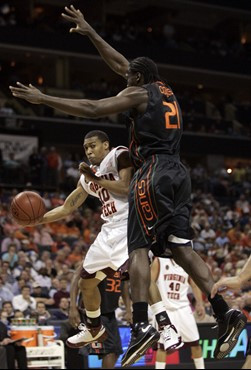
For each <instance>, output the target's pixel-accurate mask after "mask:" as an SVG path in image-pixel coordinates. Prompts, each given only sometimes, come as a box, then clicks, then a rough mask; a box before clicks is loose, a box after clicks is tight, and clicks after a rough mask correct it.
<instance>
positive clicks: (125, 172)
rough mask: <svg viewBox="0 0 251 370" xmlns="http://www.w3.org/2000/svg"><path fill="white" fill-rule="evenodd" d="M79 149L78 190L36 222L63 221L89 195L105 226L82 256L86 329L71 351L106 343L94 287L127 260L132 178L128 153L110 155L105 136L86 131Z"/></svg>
mask: <svg viewBox="0 0 251 370" xmlns="http://www.w3.org/2000/svg"><path fill="white" fill-rule="evenodd" d="M83 146H84V150H85V154H86V156H87V158H88V160H89V161H90V163H91V166H88V165H87V164H85V163H81V164H80V172H81V173H82V175H81V177H80V180H79V182H78V185H77V188H76V189H75V190H74V191H73V192H72V193H71V194H70V195H69V196H68V197H67V199H66V200H65V202H64V204H63V205H62V206H60V207H57V208H54V209H52V210H51V211H49V212H47V213H46V214H45V215H44V216H43V218H42V220H40V222H39V223H40V224H41V223H49V222H54V221H58V220H60V219H62V218H65V217H67V216H68V215H70V214H71V213H72V212H74V211H75V210H76V209H77V208H78V207H80V206H81V205H82V204H83V203H84V201H85V200H86V198H87V196H88V195H92V196H94V197H97V198H99V200H100V202H101V204H102V215H101V217H102V219H103V220H104V224H103V225H102V228H101V231H100V233H99V234H98V236H97V238H96V239H95V241H94V243H93V244H92V245H91V246H90V248H89V250H88V252H87V254H86V257H85V259H84V262H83V269H82V271H81V278H82V279H80V280H79V288H80V289H81V292H82V297H83V303H84V307H85V308H86V315H87V324H86V325H84V324H81V331H80V333H79V334H77V335H75V336H73V337H70V338H68V340H67V344H68V345H69V346H70V347H74V348H75V347H82V346H84V345H86V344H88V343H91V342H94V341H97V340H98V341H103V340H105V339H106V332H105V328H104V327H103V326H102V325H101V319H100V316H101V312H100V302H101V297H100V292H99V289H98V284H99V283H100V282H101V281H102V280H103V279H104V278H105V277H106V276H109V275H110V274H111V275H112V276H113V275H114V271H117V270H119V269H120V268H121V267H123V265H125V262H126V261H127V260H128V248H127V219H128V189H129V184H130V181H131V177H132V167H131V162H130V160H129V154H128V149H127V148H126V147H121V146H120V147H117V148H114V149H112V150H110V143H109V138H108V136H107V135H106V134H105V133H104V132H102V131H91V132H89V133H88V134H87V135H86V136H85V138H84V145H83Z"/></svg>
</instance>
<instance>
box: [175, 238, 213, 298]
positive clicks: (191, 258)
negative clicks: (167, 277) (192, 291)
mask: <svg viewBox="0 0 251 370" xmlns="http://www.w3.org/2000/svg"><path fill="white" fill-rule="evenodd" d="M172 253H173V259H174V261H175V262H176V263H177V264H178V265H180V266H181V267H182V268H183V269H184V270H185V271H186V272H187V273H188V275H189V276H191V278H192V279H193V280H194V282H195V284H196V285H198V287H199V288H200V289H201V290H202V292H204V293H205V294H206V295H207V296H209V295H210V293H211V290H212V287H213V285H214V280H213V276H212V273H211V271H210V269H209V267H208V266H207V264H206V263H205V262H204V261H203V259H202V258H201V257H200V256H199V255H198V254H197V253H196V252H195V251H194V250H193V249H192V247H183V246H178V245H177V247H173V248H172Z"/></svg>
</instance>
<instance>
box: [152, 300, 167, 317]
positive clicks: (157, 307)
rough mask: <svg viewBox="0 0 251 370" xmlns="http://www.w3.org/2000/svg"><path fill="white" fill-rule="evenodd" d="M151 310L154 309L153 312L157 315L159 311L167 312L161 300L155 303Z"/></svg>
mask: <svg viewBox="0 0 251 370" xmlns="http://www.w3.org/2000/svg"><path fill="white" fill-rule="evenodd" d="M151 310H152V312H153V314H154V315H155V316H156V315H158V313H161V312H163V311H164V312H166V307H165V306H164V303H163V302H162V301H160V302H157V303H154V304H153V305H152V306H151Z"/></svg>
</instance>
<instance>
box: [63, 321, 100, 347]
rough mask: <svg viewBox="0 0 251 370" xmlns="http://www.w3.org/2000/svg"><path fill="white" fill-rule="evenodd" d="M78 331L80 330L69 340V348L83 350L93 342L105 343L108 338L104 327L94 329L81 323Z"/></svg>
mask: <svg viewBox="0 0 251 370" xmlns="http://www.w3.org/2000/svg"><path fill="white" fill-rule="evenodd" d="M78 329H79V330H80V332H79V333H78V334H76V335H73V336H72V337H69V338H68V339H67V341H66V344H67V346H68V347H71V348H81V347H83V346H87V345H88V344H90V343H93V342H104V341H105V340H106V338H107V333H106V331H105V327H104V326H103V325H100V326H98V327H95V328H93V327H89V326H87V325H86V324H83V323H81V324H79V326H78Z"/></svg>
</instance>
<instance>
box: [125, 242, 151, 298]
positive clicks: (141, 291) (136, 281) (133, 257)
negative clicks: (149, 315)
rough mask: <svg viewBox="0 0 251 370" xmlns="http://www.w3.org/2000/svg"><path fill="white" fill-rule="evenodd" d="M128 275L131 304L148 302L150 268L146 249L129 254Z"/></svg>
mask: <svg viewBox="0 0 251 370" xmlns="http://www.w3.org/2000/svg"><path fill="white" fill-rule="evenodd" d="M129 275H130V282H131V295H132V301H133V303H136V302H148V293H149V286H150V266H149V259H148V249H147V248H140V249H136V250H135V251H133V252H132V253H130V265H129Z"/></svg>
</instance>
